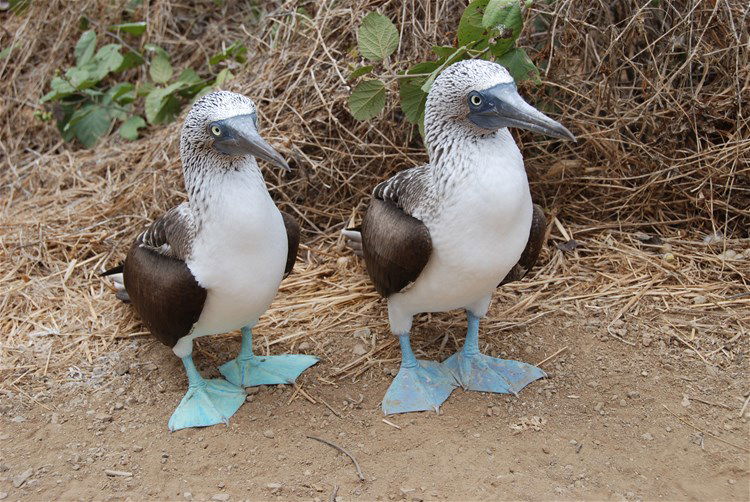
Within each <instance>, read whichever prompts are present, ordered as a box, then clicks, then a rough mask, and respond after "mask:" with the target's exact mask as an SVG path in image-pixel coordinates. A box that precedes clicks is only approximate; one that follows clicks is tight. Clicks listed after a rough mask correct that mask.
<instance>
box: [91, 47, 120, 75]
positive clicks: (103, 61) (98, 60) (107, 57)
mask: <svg viewBox="0 0 750 502" xmlns="http://www.w3.org/2000/svg"><path fill="white" fill-rule="evenodd" d="M121 48H122V46H121V45H120V44H107V45H104V46H102V47H101V48H100V49H99V50H98V51H96V56H94V60H93V61H92V63H95V64H96V65H97V66H99V67H100V72H102V73H104V75H102V78H104V77H105V76H106V75H107V74H108V73H109V72H111V71H115V70H116V69H118V68H119V67H120V65H121V64H122V63H123V57H122V54H120V49H121Z"/></svg>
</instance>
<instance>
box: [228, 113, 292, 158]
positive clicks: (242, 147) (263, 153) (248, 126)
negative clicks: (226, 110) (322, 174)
mask: <svg viewBox="0 0 750 502" xmlns="http://www.w3.org/2000/svg"><path fill="white" fill-rule="evenodd" d="M256 120H257V118H256V115H255V114H254V113H251V114H248V115H236V116H234V117H229V118H228V119H224V120H221V121H218V122H215V123H214V125H216V126H218V127H219V128H220V129H221V136H219V137H218V138H216V139H215V140H214V148H216V149H217V150H218V151H220V152H221V153H224V154H226V155H233V156H240V155H252V156H253V157H255V158H258V159H263V160H265V161H266V162H270V163H271V164H275V165H276V166H278V167H280V168H282V169H284V170H285V171H289V170H290V169H289V164H287V163H286V160H284V157H282V156H281V155H280V154H279V152H277V151H276V150H274V149H273V147H272V146H271V145H269V144H268V143H267V142H266V140H264V139H263V138H262V137H261V136H260V134H258V129H257V127H256V125H255V124H256Z"/></svg>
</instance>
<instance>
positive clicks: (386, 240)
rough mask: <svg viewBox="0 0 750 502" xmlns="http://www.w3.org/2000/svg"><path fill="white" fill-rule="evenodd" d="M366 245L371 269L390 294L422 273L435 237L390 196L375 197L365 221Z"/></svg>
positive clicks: (385, 293) (374, 278) (375, 281)
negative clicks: (382, 198)
mask: <svg viewBox="0 0 750 502" xmlns="http://www.w3.org/2000/svg"><path fill="white" fill-rule="evenodd" d="M362 248H363V254H364V258H365V264H366V265H367V273H368V275H369V276H370V279H372V282H373V284H374V285H375V289H376V290H377V291H378V293H380V294H381V295H383V296H384V297H386V298H387V297H389V296H390V295H392V294H393V293H398V292H399V291H401V290H402V289H404V288H405V287H406V286H408V285H409V284H410V283H412V282H414V281H415V280H416V279H417V277H419V274H420V273H421V272H422V269H424V267H425V265H427V261H428V260H429V259H430V254H431V253H432V239H430V232H429V230H428V229H427V227H426V226H425V224H424V223H422V222H421V221H419V220H418V219H416V218H414V217H413V216H410V215H408V214H406V213H405V212H404V211H403V210H401V209H400V208H399V207H398V206H396V205H395V204H394V203H393V202H391V201H389V200H379V199H373V201H372V203H371V204H370V207H369V208H368V209H367V214H366V215H365V218H364V220H363V221H362Z"/></svg>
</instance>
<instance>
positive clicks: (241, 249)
mask: <svg viewBox="0 0 750 502" xmlns="http://www.w3.org/2000/svg"><path fill="white" fill-rule="evenodd" d="M253 174H255V176H248V175H247V173H241V172H238V173H236V174H233V175H232V176H229V175H227V176H226V177H225V178H224V179H223V180H222V186H221V187H211V189H212V193H216V194H218V195H216V196H215V197H213V198H212V199H211V201H210V208H209V209H208V210H206V211H205V213H204V220H203V222H202V225H201V228H200V233H199V235H198V236H196V240H195V242H194V245H193V249H192V253H191V259H190V260H188V263H187V265H188V267H189V268H190V270H191V272H192V273H193V275H194V276H195V278H196V280H197V281H198V283H199V284H200V285H201V286H203V287H204V288H206V290H207V291H208V294H207V297H206V303H205V305H204V307H203V312H202V313H201V316H200V319H199V320H198V322H197V323H196V324H195V327H194V330H193V337H196V336H204V335H211V334H216V333H224V332H227V331H232V330H235V329H238V328H240V327H242V326H245V325H248V324H254V323H255V322H257V320H258V317H260V315H261V314H263V312H265V311H266V310H267V309H268V306H269V305H270V304H271V301H272V300H273V298H274V296H275V295H276V292H277V290H278V288H279V283H280V282H281V279H282V277H283V274H284V266H285V264H286V256H287V250H288V244H287V237H286V229H285V227H284V221H283V219H282V217H281V213H280V212H279V210H278V209H277V208H276V205H275V204H274V203H273V200H272V199H271V197H270V196H269V194H268V190H267V189H266V187H265V183H264V182H263V179H262V177H261V176H260V173H259V172H256V173H253Z"/></svg>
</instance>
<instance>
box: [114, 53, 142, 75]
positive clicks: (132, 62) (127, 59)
mask: <svg viewBox="0 0 750 502" xmlns="http://www.w3.org/2000/svg"><path fill="white" fill-rule="evenodd" d="M145 62H146V61H145V60H144V59H143V56H141V55H140V54H138V53H137V52H133V51H128V52H126V53H125V55H124V56H123V57H122V63H121V64H120V66H118V67H117V68H115V70H114V71H115V72H116V73H120V72H122V71H125V70H129V69H131V68H135V67H136V66H140V65H142V64H143V63H145Z"/></svg>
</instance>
